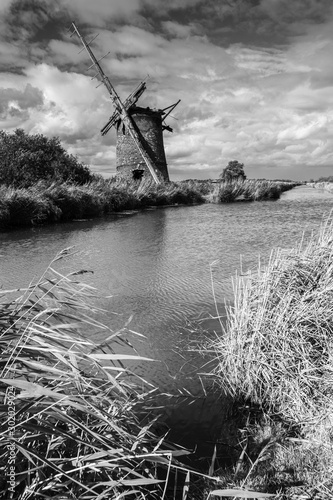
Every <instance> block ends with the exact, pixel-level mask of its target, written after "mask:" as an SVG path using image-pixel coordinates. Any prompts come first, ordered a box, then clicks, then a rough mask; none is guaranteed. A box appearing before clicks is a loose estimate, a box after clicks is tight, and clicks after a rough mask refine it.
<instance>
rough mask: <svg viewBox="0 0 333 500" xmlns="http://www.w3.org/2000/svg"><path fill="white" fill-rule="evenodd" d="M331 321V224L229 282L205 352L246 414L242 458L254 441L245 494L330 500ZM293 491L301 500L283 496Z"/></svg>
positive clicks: (332, 490) (332, 470)
mask: <svg viewBox="0 0 333 500" xmlns="http://www.w3.org/2000/svg"><path fill="white" fill-rule="evenodd" d="M332 311H333V214H331V217H330V218H329V219H328V220H327V221H326V222H325V223H323V225H322V227H321V229H320V231H319V233H318V234H317V235H314V234H313V235H312V236H311V238H310V239H309V241H308V242H307V243H306V244H304V243H303V242H301V243H300V244H299V245H298V246H297V247H295V248H294V249H293V250H291V251H283V250H281V249H276V250H274V251H273V252H272V254H271V257H270V260H269V262H268V264H267V266H266V267H263V268H259V270H258V273H257V274H254V275H247V276H238V277H236V279H235V280H234V304H233V305H232V306H229V307H227V324H226V326H225V327H223V331H222V332H221V334H220V335H218V336H217V337H216V339H214V341H213V342H211V343H210V344H209V345H208V346H207V349H209V350H211V351H212V352H213V353H214V355H215V357H216V360H217V365H216V368H215V371H214V374H215V379H216V381H217V383H218V384H219V385H220V387H221V389H222V390H223V391H224V392H225V393H227V394H229V395H231V396H232V397H233V398H234V401H235V402H236V403H237V404H238V405H239V406H242V407H243V408H245V407H247V408H252V409H255V412H254V413H255V414H256V418H254V419H253V413H252V416H251V418H250V417H249V415H250V414H249V413H248V417H247V419H248V420H247V425H245V428H246V430H244V431H243V435H242V436H243V437H242V442H243V447H244V453H245V451H246V454H247V455H249V454H250V451H249V449H246V447H247V445H246V444H244V443H245V441H244V436H245V435H246V434H247V441H249V440H251V441H252V444H253V443H254V442H255V441H256V440H257V441H258V435H259V434H261V438H260V439H259V441H261V444H262V446H261V449H260V453H258V454H257V461H255V460H254V459H253V457H252V462H251V463H252V465H249V466H248V469H247V473H246V474H245V476H243V479H244V477H245V479H246V481H245V482H246V485H247V486H252V487H253V486H254V487H258V484H259V482H260V481H261V482H262V483H265V485H266V487H267V486H268V485H269V486H270V487H271V488H273V490H274V491H277V489H279V488H280V489H281V491H282V490H284V491H285V493H284V496H283V495H282V497H281V498H284V499H285V498H286V499H287V498H288V499H289V498H302V499H303V498H304V499H310V498H333V316H332ZM249 418H250V420H249ZM255 427H256V429H255ZM257 444H258V443H257ZM244 453H243V457H244ZM250 476H251V478H252V483H251V482H250V481H249V477H250ZM296 486H298V487H300V488H299V489H298V494H299V495H303V496H299V497H298V496H295V497H294V496H293V494H292V487H294V488H295V487H296ZM287 487H288V488H289V489H288V494H287V493H286V489H287ZM274 488H275V489H274ZM294 493H295V490H294ZM319 493H320V494H321V495H322V496H320V495H319ZM317 494H318V495H319V496H316V495H317ZM279 498H280V497H279Z"/></svg>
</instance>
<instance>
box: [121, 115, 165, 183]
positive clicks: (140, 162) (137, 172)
mask: <svg viewBox="0 0 333 500" xmlns="http://www.w3.org/2000/svg"><path fill="white" fill-rule="evenodd" d="M128 112H129V114H130V115H131V117H132V119H133V121H134V124H135V126H136V127H137V130H138V132H139V134H140V135H141V142H142V144H143V146H144V148H145V150H146V151H147V152H148V154H149V156H150V158H151V159H152V161H153V163H154V165H155V167H156V173H157V175H158V177H159V179H160V180H161V181H162V182H167V181H169V173H168V167H167V163H166V157H165V152H164V143H163V125H162V115H163V111H162V110H159V109H150V108H141V107H138V106H132V107H131V108H130V109H129V110H128ZM146 176H147V177H151V174H150V172H149V169H148V167H147V165H146V163H145V161H144V159H143V158H142V156H141V154H140V151H139V150H138V148H137V147H136V144H135V143H134V141H133V139H132V137H131V135H130V133H129V131H128V130H127V128H126V127H124V126H123V123H122V122H120V121H119V122H118V126H117V177H121V178H125V179H141V178H145V177H146Z"/></svg>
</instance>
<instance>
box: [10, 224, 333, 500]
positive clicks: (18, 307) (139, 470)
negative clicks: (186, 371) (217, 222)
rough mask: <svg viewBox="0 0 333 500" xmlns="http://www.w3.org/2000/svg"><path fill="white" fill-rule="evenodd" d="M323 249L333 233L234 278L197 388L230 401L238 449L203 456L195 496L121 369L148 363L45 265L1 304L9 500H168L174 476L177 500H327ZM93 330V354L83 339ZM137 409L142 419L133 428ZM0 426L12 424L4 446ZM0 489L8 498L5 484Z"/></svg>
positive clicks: (332, 273) (83, 290)
mask: <svg viewBox="0 0 333 500" xmlns="http://www.w3.org/2000/svg"><path fill="white" fill-rule="evenodd" d="M332 242H333V222H332V223H330V224H328V225H327V226H326V228H323V230H322V232H321V234H320V235H319V237H316V238H315V237H313V238H312V239H311V240H310V241H309V243H308V245H307V246H306V247H305V248H304V247H303V248H299V247H296V248H295V249H293V250H291V251H289V252H288V253H286V252H281V251H275V253H274V254H273V256H272V258H271V261H270V263H269V265H268V266H267V268H266V269H264V270H261V272H260V273H259V274H258V275H254V276H252V278H249V277H243V278H240V279H239V280H236V286H235V297H234V307H233V308H229V309H228V314H229V317H228V323H227V326H226V328H225V331H223V332H221V333H222V334H221V335H219V336H218V337H216V339H217V340H216V342H214V344H213V345H212V344H211V345H209V346H208V345H206V346H204V352H205V353H207V351H208V350H210V351H211V352H214V353H215V356H216V358H217V360H218V361H219V368H218V369H217V370H216V371H215V373H212V374H210V377H209V379H210V380H212V379H214V380H215V381H216V382H218V383H219V384H220V387H221V393H223V392H224V391H226V392H228V393H229V395H230V397H232V398H233V399H234V408H233V412H232V423H233V425H236V423H237V424H238V429H239V438H238V439H236V440H235V442H234V446H233V448H232V449H233V451H234V454H235V460H234V462H233V464H231V465H230V467H229V468H228V469H222V468H221V462H220V461H219V460H220V457H219V456H218V454H217V455H216V454H215V453H212V456H211V464H210V467H209V468H208V467H207V469H208V470H207V472H208V473H209V475H210V476H214V477H217V478H218V480H214V481H213V480H212V479H209V478H208V477H206V478H204V481H203V482H201V483H200V487H201V490H200V491H198V487H199V486H198V482H197V481H195V477H198V476H197V475H196V474H195V473H194V472H193V471H191V472H190V473H189V475H188V469H187V468H186V467H185V466H183V465H181V464H180V463H179V462H177V460H178V459H179V460H181V459H182V458H181V456H182V454H184V453H186V452H185V451H184V450H183V449H182V448H181V447H179V446H176V445H173V444H170V443H166V442H165V441H163V439H162V437H161V436H157V435H156V434H155V433H154V432H153V430H152V429H153V421H152V420H149V408H150V406H151V401H152V399H153V398H154V396H155V390H154V387H153V385H152V384H151V383H147V382H145V381H144V380H143V379H142V378H141V377H135V376H133V374H131V373H130V370H129V369H127V370H126V366H128V365H127V363H140V364H141V363H145V362H146V361H145V358H144V357H142V356H141V357H139V356H137V354H136V353H135V352H133V350H132V349H131V347H130V342H131V337H132V336H133V335H135V334H134V333H133V332H131V331H129V330H128V329H127V328H124V329H122V331H111V330H110V329H109V328H108V327H107V326H105V325H103V324H102V323H100V321H97V320H95V319H94V317H95V315H96V314H98V317H99V318H100V314H102V311H99V310H98V308H97V307H96V303H95V304H94V300H95V296H94V290H93V289H92V288H91V286H87V285H85V284H84V283H82V282H80V281H79V279H81V276H82V274H84V272H83V271H79V272H77V273H72V274H71V275H68V276H62V275H61V274H59V272H58V271H57V269H56V265H57V264H56V262H54V263H53V264H52V266H51V268H49V269H48V270H47V272H46V273H45V274H44V275H43V276H42V278H41V279H40V280H39V282H38V284H37V285H31V286H29V287H28V288H27V289H26V290H25V291H24V293H23V296H22V298H21V300H19V301H14V300H12V301H10V300H7V301H5V300H4V299H5V296H4V295H2V300H1V304H2V306H1V308H0V346H1V347H2V362H3V364H2V368H1V370H2V373H1V379H2V385H0V393H1V395H2V398H4V394H5V392H7V395H6V397H7V406H1V412H2V413H1V419H2V422H1V423H2V430H1V440H0V451H1V457H2V458H1V461H0V467H2V471H6V469H5V467H6V466H7V465H8V463H9V460H10V458H11V455H10V454H11V453H14V451H15V450H18V453H17V455H16V460H15V467H16V472H17V478H16V479H17V483H16V484H15V488H16V491H17V492H18V494H19V495H18V498H23V496H24V492H27V491H28V489H30V490H31V488H34V489H33V492H34V493H33V494H35V496H37V495H39V494H40V495H42V494H43V495H48V496H49V497H51V496H52V495H53V496H56V495H57V496H62V497H65V498H66V496H67V497H70V496H73V494H74V495H76V496H77V497H79V496H80V495H81V496H82V495H84V494H87V495H90V497H91V498H94V497H95V498H103V497H104V498H110V497H111V496H114V497H116V496H117V495H121V494H125V493H127V494H128V495H129V494H130V493H132V492H133V489H134V490H136V491H137V493H133V495H135V494H136V495H137V498H143V496H145V498H150V497H153V493H154V492H155V498H159V499H160V498H162V497H163V495H164V492H165V491H166V489H165V488H167V489H168V493H169V494H168V495H165V497H164V498H166V499H167V498H174V490H173V485H174V483H173V481H174V477H175V475H174V472H175V471H176V470H177V471H178V472H177V474H178V483H177V484H178V485H179V488H178V487H176V490H177V493H179V491H180V492H181V494H184V496H183V498H184V499H185V498H186V496H188V498H189V499H190V498H191V490H192V489H193V488H194V487H193V484H194V485H195V492H196V495H195V498H197V499H200V500H201V499H202V500H204V499H205V500H206V499H207V497H208V493H209V492H211V491H215V492H216V491H219V492H221V490H222V491H223V490H224V491H225V490H229V495H233V496H235V495H236V491H235V489H236V487H238V488H240V487H241V488H242V490H243V491H245V490H257V491H263V492H270V493H272V494H274V496H273V497H272V498H273V499H275V500H282V499H283V500H296V499H297V500H300V499H302V500H305V499H306V500H310V499H315V500H317V498H318V499H319V498H325V499H326V498H327V499H329V498H332V483H331V482H330V481H331V478H332V477H333V474H332V472H333V470H332V456H333V455H332V451H333V450H332V442H331V435H332V428H331V422H330V418H331V415H332V412H331V410H332V387H333V384H332V342H331V338H332V333H333V332H332V322H331V311H332V301H333V297H332V290H333V283H332V279H333V278H332V277H333V269H332V261H333V260H332V255H333V247H332V245H333V243H332ZM68 253H69V252H68V251H65V252H63V253H62V254H61V255H60V256H59V257H57V259H55V260H56V261H57V260H59V259H60V258H63V257H64V256H66V255H67V254H68ZM91 300H92V301H93V302H92V303H91V304H90V306H89V304H88V303H89V302H90V301H91ZM87 329H89V337H88V335H84V333H85V331H88V330H87ZM99 330H103V331H104V334H103V338H104V339H105V342H104V343H103V344H102V345H96V344H95V343H94V342H93V341H92V340H90V339H91V338H98V331H99ZM87 337H88V338H87ZM202 338H203V337H202V336H200V339H202ZM119 346H123V348H121V347H119ZM119 352H121V354H119ZM150 352H151V351H150ZM133 356H134V358H133ZM152 362H153V361H149V363H152ZM109 363H110V364H109ZM223 363H224V364H223ZM132 366H133V365H132ZM144 373H145V374H146V373H147V371H145V372H144ZM11 379H14V380H11ZM7 386H8V387H11V389H8V391H6V389H7ZM13 395H14V397H13ZM13 402H14V404H15V412H14V413H15V414H14V413H13V411H12V410H13V408H12V403H13ZM0 403H1V404H2V405H3V404H4V399H2V400H1V401H0ZM142 403H143V405H144V408H145V411H146V414H145V416H144V418H143V417H142V419H139V418H138V416H135V415H139V413H140V412H141V416H142ZM139 408H140V412H139V411H138V409H139ZM9 411H10V414H9ZM179 411H180V412H181V409H180V410H179ZM192 411H193V410H192ZM7 412H8V413H7ZM8 415H9V416H10V417H13V416H15V422H16V425H17V427H16V428H15V434H14V439H15V442H14V441H13V435H10V433H9V430H10V427H11V426H10V425H9V421H8V420H7V417H8ZM325 419H326V420H325ZM228 437H229V438H230V436H228ZM225 441H226V440H225V439H224V436H221V439H220V443H222V442H225ZM13 444H14V445H15V447H14V446H13ZM217 445H218V443H217ZM31 463H34V466H33V467H31V465H30V464H31ZM6 472H7V471H6ZM2 477H3V478H4V475H3V476H2ZM165 477H167V479H168V481H167V483H165V482H163V479H165ZM185 478H186V479H187V483H189V492H187V486H186V485H185V487H184V480H185ZM160 481H162V482H160ZM167 485H169V486H167ZM0 486H2V491H4V493H3V495H5V496H3V498H7V497H8V496H9V494H8V493H9V490H8V488H9V486H10V483H9V484H8V483H6V482H5V481H3V483H2V484H0ZM169 487H170V488H171V490H172V492H171V493H170V489H169ZM230 487H233V488H234V489H233V491H231V492H230ZM6 488H7V489H6ZM152 490H153V491H152ZM317 493H318V494H320V495H322V496H321V497H320V496H318V495H317ZM216 494H217V493H216ZM316 495H317V496H316ZM220 496H223V494H222V493H220ZM134 497H135V496H134ZM256 497H257V498H260V497H261V495H259V494H257V495H256ZM0 498H1V494H0ZM192 498H193V497H192Z"/></svg>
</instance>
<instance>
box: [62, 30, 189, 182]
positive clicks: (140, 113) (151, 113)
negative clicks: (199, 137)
mask: <svg viewBox="0 0 333 500" xmlns="http://www.w3.org/2000/svg"><path fill="white" fill-rule="evenodd" d="M71 28H72V30H73V32H72V35H73V34H75V33H76V34H77V35H78V37H79V38H80V40H81V42H82V44H83V46H84V48H85V49H86V51H87V52H88V54H89V57H90V59H91V60H92V63H93V64H92V65H91V66H90V68H92V67H95V68H96V70H97V73H96V75H95V76H94V77H93V78H96V77H98V76H99V77H100V80H101V84H102V83H103V84H104V85H105V87H106V88H107V90H108V92H109V94H110V97H111V100H112V102H113V105H114V107H115V110H114V112H113V114H112V116H111V117H110V119H109V121H108V123H107V124H106V125H105V126H104V127H103V128H102V130H101V133H102V135H105V134H106V133H107V132H108V131H109V130H110V129H111V128H112V127H116V129H117V149H116V151H117V176H119V177H122V178H125V179H134V180H138V179H142V178H148V177H152V178H153V180H154V181H155V183H156V184H160V183H161V182H168V181H169V173H168V167H167V162H166V157H165V151H164V143H163V131H164V130H168V131H169V132H172V128H171V127H169V126H168V125H166V124H165V119H166V117H167V116H168V115H169V114H170V113H171V112H172V111H173V110H174V108H175V107H176V106H177V104H179V102H180V100H179V101H178V102H176V103H175V104H172V105H171V106H169V107H167V108H164V109H150V108H142V107H139V106H137V105H136V103H137V101H138V99H139V98H140V96H141V95H142V94H143V92H144V91H145V89H146V83H145V82H141V83H140V85H139V86H138V87H137V88H136V89H135V90H134V91H133V92H132V93H131V94H130V95H129V96H128V97H127V98H126V99H125V100H124V101H122V100H121V99H120V97H119V96H118V94H117V92H116V90H115V88H114V87H113V85H112V84H111V82H110V80H109V78H108V77H107V76H106V75H105V73H104V71H103V69H102V67H101V65H100V64H99V61H100V60H101V59H103V57H105V56H103V57H102V58H101V59H99V60H97V59H96V57H95V55H94V54H93V52H92V50H91V48H90V44H91V43H92V41H93V40H95V38H96V37H94V38H93V40H91V41H90V42H89V43H87V42H86V40H85V39H84V37H83V36H82V35H81V34H80V32H79V30H78V28H77V26H76V25H75V23H72V26H71Z"/></svg>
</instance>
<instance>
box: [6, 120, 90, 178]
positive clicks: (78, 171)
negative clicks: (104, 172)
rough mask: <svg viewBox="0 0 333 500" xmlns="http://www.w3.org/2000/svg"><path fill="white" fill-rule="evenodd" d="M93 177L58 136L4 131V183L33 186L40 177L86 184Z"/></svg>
mask: <svg viewBox="0 0 333 500" xmlns="http://www.w3.org/2000/svg"><path fill="white" fill-rule="evenodd" d="M92 178H93V174H91V172H90V170H89V169H88V167H86V166H84V165H82V164H81V163H79V161H78V160H77V158H75V156H73V155H70V154H68V153H67V152H66V151H65V150H64V148H63V147H62V146H61V144H60V141H59V139H58V138H56V137H53V138H51V139H49V138H47V137H45V136H43V135H42V134H36V135H28V134H26V133H25V132H24V130H21V129H17V130H15V132H14V133H13V134H9V133H7V132H5V131H3V130H2V131H0V184H4V185H6V186H14V187H29V186H32V185H34V184H35V183H36V182H38V181H40V180H45V181H49V182H51V181H60V182H75V183H77V184H84V183H85V182H88V181H90V180H91V179H92Z"/></svg>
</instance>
